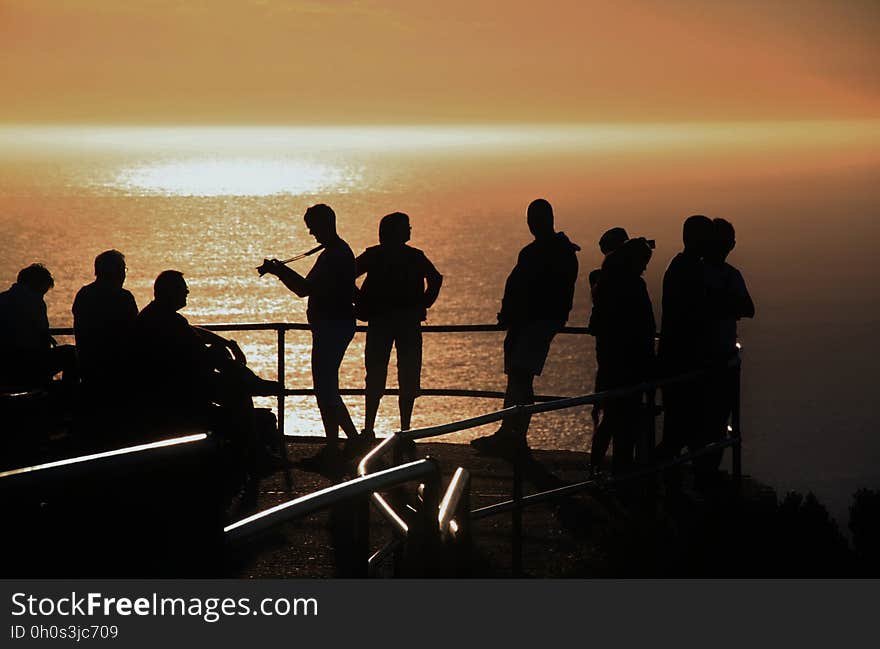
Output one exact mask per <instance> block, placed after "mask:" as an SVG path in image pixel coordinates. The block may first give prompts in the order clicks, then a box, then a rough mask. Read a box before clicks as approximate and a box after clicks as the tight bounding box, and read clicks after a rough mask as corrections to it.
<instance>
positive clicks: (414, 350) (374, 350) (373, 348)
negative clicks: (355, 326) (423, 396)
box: [364, 316, 422, 398]
mask: <svg viewBox="0 0 880 649" xmlns="http://www.w3.org/2000/svg"><path fill="white" fill-rule="evenodd" d="M392 346H394V347H395V348H396V349H397V385H398V387H399V388H400V394H401V395H402V396H408V397H413V398H415V397H417V396H418V393H419V390H420V389H421V376H422V324H421V321H420V320H418V319H416V318H395V317H377V316H374V317H373V318H371V319H370V324H369V326H368V327H367V344H366V349H365V351H364V365H365V367H366V370H367V379H366V383H367V391H369V392H378V393H382V392H384V391H385V382H386V380H387V378H388V362H389V361H390V360H391V347H392Z"/></svg>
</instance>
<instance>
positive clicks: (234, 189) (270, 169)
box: [107, 158, 359, 196]
mask: <svg viewBox="0 0 880 649" xmlns="http://www.w3.org/2000/svg"><path fill="white" fill-rule="evenodd" d="M358 180H359V176H358V174H357V173H356V172H354V171H352V170H348V169H344V168H342V167H340V166H334V165H332V164H327V163H322V162H316V161H309V160H272V159H259V158H253V159H241V158H238V159H207V160H206V159H194V160H179V161H173V162H153V163H149V164H142V165H138V166H134V167H127V168H124V169H122V170H120V171H119V172H118V173H117V175H116V176H115V177H114V178H113V180H112V181H110V182H109V183H107V186H110V187H114V188H120V189H124V190H128V191H134V192H135V193H138V194H164V195H171V196H272V195H276V194H289V195H300V194H312V193H318V192H324V191H333V192H339V193H347V192H348V191H350V190H351V189H352V188H353V187H356V186H357V185H358V184H359V183H358Z"/></svg>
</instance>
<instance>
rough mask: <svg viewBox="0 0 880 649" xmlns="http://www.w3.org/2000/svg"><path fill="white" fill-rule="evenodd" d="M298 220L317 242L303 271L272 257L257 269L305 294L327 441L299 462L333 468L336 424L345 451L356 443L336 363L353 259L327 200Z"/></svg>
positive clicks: (351, 292)
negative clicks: (312, 257) (315, 254)
mask: <svg viewBox="0 0 880 649" xmlns="http://www.w3.org/2000/svg"><path fill="white" fill-rule="evenodd" d="M303 220H304V221H305V224H306V227H307V228H308V230H309V233H310V234H311V235H312V236H313V237H314V238H315V240H316V241H317V242H318V243H319V244H321V246H323V250H322V251H321V254H320V255H319V256H318V259H317V260H316V261H315V265H314V266H312V269H311V270H310V271H309V273H308V274H307V275H306V276H305V277H303V276H302V275H300V274H299V273H297V272H296V271H295V270H293V269H292V268H290V267H289V266H286V265H285V264H283V263H282V262H280V261H279V260H277V259H267V260H264V261H263V265H262V266H260V268H259V272H261V274H266V273H268V274H271V275H275V276H276V277H278V279H280V280H281V282H282V283H283V284H284V285H285V286H286V287H287V288H288V289H290V290H291V291H293V292H294V293H295V294H296V295H297V296H299V297H308V306H307V309H306V317H307V319H308V321H309V324H310V325H311V328H312V380H313V383H314V386H315V400H316V401H317V402H318V410H320V411H321V421H322V422H323V424H324V433H325V434H326V436H327V443H326V445H325V446H324V448H323V449H321V451H320V452H319V453H318V454H317V455H315V456H314V457H312V458H308V459H306V460H304V461H303V462H301V463H300V466H303V467H304V468H307V469H312V468H313V469H316V470H319V471H322V470H325V469H328V470H331V471H332V472H333V473H336V472H337V470H338V469H339V468H340V466H341V461H342V459H343V458H342V456H341V454H340V453H339V448H338V446H337V443H338V440H339V429H340V428H341V429H342V431H343V432H344V433H345V435H346V437H347V441H346V447H347V448H346V450H347V451H350V452H354V451H357V450H360V449H361V448H362V444H361V440H359V434H358V431H357V428H355V426H354V423H353V422H352V420H351V415H350V414H349V412H348V408H346V406H345V402H344V401H343V400H342V397H341V396H340V394H339V367H340V365H341V364H342V359H343V357H344V356H345V350H346V349H348V344H349V343H350V342H351V340H352V338H354V332H355V319H354V296H355V291H356V290H357V287H356V286H355V281H354V280H355V261H354V254H353V253H352V251H351V248H350V247H349V245H348V244H347V243H346V242H345V241H344V240H343V239H342V237H340V236H339V234H337V232H336V213H335V212H334V211H333V210H332V209H331V208H330V206H329V205H324V204H322V203H321V204H318V205H312V206H311V207H309V208H308V209H307V210H306V212H305V214H304V215H303Z"/></svg>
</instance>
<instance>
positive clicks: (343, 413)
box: [332, 320, 358, 439]
mask: <svg viewBox="0 0 880 649" xmlns="http://www.w3.org/2000/svg"><path fill="white" fill-rule="evenodd" d="M334 324H335V331H334V347H333V359H332V360H333V389H334V392H335V399H334V401H335V403H336V421H337V422H338V424H339V427H340V428H341V429H342V432H343V433H345V436H346V437H347V438H348V439H356V438H357V437H358V430H357V428H355V425H354V422H353V421H352V420H351V415H350V414H349V412H348V408H347V407H346V405H345V402H344V401H343V400H342V396H341V395H340V394H339V367H340V365H342V359H343V358H345V352H346V350H347V349H348V345H349V343H351V341H352V339H353V338H354V328H355V323H354V320H352V321H351V322H347V321H342V322H338V323H334Z"/></svg>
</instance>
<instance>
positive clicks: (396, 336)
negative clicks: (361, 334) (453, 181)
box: [355, 212, 443, 439]
mask: <svg viewBox="0 0 880 649" xmlns="http://www.w3.org/2000/svg"><path fill="white" fill-rule="evenodd" d="M411 233H412V227H411V226H410V222H409V216H408V215H406V214H404V213H403V212H394V213H392V214H387V215H386V216H383V217H382V220H381V221H380V222H379V245H378V246H371V247H370V248H367V249H366V250H365V251H364V252H363V253H362V254H361V255H360V256H358V258H357V259H356V260H355V261H356V264H357V275H358V277H360V276H361V275H363V274H364V273H366V278H365V279H364V282H363V284H362V285H361V289H360V291H359V293H358V299H357V316H358V318H359V319H360V320H366V321H367V322H368V323H369V325H368V326H367V342H366V348H365V351H364V365H365V367H366V410H365V416H364V430H363V435H364V436H365V438H367V439H374V438H375V433H374V431H373V428H374V426H375V423H376V413H377V412H378V410H379V402H380V400H381V399H382V394H383V393H384V391H385V382H386V380H387V378H388V362H389V360H390V358H391V348H392V347H395V348H396V350H397V384H398V387H399V389H400V396H399V400H398V403H399V407H400V429H401V430H409V428H410V423H411V421H412V411H413V405H414V403H415V400H416V397H417V396H418V392H419V389H420V378H421V372H422V325H421V323H422V321H423V320H425V319H426V318H427V313H428V309H429V308H431V306H432V305H433V304H434V302H435V301H436V300H437V297H438V295H439V294H440V286H441V285H442V284H443V276H442V275H441V274H440V273H439V272H438V271H437V268H435V266H434V264H432V263H431V261H430V260H429V259H428V257H427V255H425V253H424V252H422V251H421V250H419V249H418V248H413V247H411V246H408V245H407V243H406V242H407V241H409V239H410V235H411Z"/></svg>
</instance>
